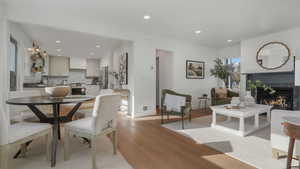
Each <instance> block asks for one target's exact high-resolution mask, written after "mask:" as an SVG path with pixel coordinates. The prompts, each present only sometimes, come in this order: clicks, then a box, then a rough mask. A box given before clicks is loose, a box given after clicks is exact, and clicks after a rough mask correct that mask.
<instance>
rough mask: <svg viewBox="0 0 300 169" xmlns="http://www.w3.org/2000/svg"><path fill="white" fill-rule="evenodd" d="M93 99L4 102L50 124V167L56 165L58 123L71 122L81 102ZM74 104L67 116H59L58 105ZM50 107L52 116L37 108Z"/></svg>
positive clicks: (40, 97)
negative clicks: (51, 130) (27, 109)
mask: <svg viewBox="0 0 300 169" xmlns="http://www.w3.org/2000/svg"><path fill="white" fill-rule="evenodd" d="M94 98H95V97H92V96H66V97H51V96H34V97H20V98H13V99H9V100H7V101H6V103H7V104H10V105H23V106H27V107H28V108H29V109H30V110H31V111H32V112H33V113H34V114H35V115H36V116H37V117H38V118H39V121H40V122H41V123H50V124H52V126H53V127H52V129H53V139H52V152H51V167H54V166H55V165H56V149H57V143H58V140H59V139H60V123H65V122H69V121H72V118H73V116H74V114H75V113H76V111H77V110H78V109H79V107H80V106H81V104H82V103H83V102H87V101H91V100H93V99H94ZM63 104H74V107H73V108H72V109H71V111H69V112H68V113H67V114H65V115H63V116H61V115H60V105H63ZM39 105H52V113H53V115H51V116H49V115H48V112H42V111H41V110H40V109H39V108H38V107H37V106H39Z"/></svg>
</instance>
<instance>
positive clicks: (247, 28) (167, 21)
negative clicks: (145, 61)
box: [6, 0, 300, 47]
mask: <svg viewBox="0 0 300 169" xmlns="http://www.w3.org/2000/svg"><path fill="white" fill-rule="evenodd" d="M6 3H7V4H8V5H9V6H13V7H18V8H23V9H24V8H28V9H32V7H34V8H35V9H36V10H38V9H42V11H41V12H45V13H47V14H48V15H51V14H53V12H55V14H57V15H70V16H74V17H78V18H79V17H80V18H83V19H86V20H91V21H97V20H98V21H101V22H102V23H106V24H109V25H113V26H115V27H122V28H124V29H125V28H126V29H130V30H133V31H138V32H141V33H144V34H149V35H157V36H164V37H172V38H176V39H185V40H193V41H197V42H199V43H201V44H204V45H209V46H212V47H224V46H228V45H230V44H234V43H237V42H239V41H241V40H243V39H248V38H251V37H255V36H259V35H262V34H265V33H271V32H276V31H280V30H284V29H289V28H292V27H296V26H300V15H299V8H300V1H299V0H185V1H184V0H72V1H70V0H48V1H41V0H26V1H20V0H6ZM146 14H147V15H150V16H151V19H150V20H147V21H145V20H143V16H144V15H146ZM195 30H202V33H200V34H199V35H195V33H194V31H195ZM229 39H231V40H233V42H231V43H228V42H227V40H229Z"/></svg>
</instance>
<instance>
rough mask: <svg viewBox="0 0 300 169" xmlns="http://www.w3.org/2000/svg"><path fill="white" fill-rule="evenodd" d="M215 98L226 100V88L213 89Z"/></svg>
mask: <svg viewBox="0 0 300 169" xmlns="http://www.w3.org/2000/svg"><path fill="white" fill-rule="evenodd" d="M215 93H216V97H217V98H218V99H226V98H227V89H226V88H215Z"/></svg>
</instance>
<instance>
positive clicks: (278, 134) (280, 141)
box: [271, 110, 300, 159]
mask: <svg viewBox="0 0 300 169" xmlns="http://www.w3.org/2000/svg"><path fill="white" fill-rule="evenodd" d="M283 116H294V117H300V111H287V110H273V111H272V113H271V145H272V152H273V158H276V159H278V157H279V154H280V153H284V154H286V153H287V151H288V146H289V137H287V136H286V135H285V134H284V132H283V126H282V122H283V119H282V117H283ZM294 155H297V156H299V155H300V141H296V143H295V147H294Z"/></svg>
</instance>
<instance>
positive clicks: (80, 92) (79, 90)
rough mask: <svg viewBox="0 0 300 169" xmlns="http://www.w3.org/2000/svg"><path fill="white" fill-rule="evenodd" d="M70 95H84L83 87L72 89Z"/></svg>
mask: <svg viewBox="0 0 300 169" xmlns="http://www.w3.org/2000/svg"><path fill="white" fill-rule="evenodd" d="M71 93H72V95H86V88H85V87H72V90H71Z"/></svg>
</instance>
